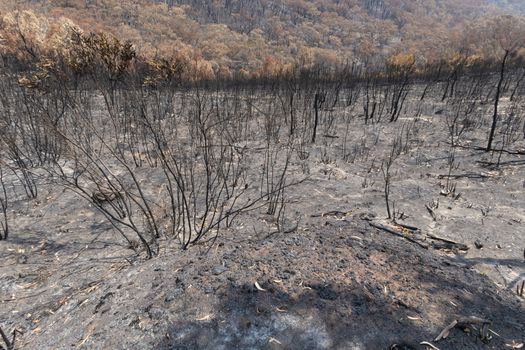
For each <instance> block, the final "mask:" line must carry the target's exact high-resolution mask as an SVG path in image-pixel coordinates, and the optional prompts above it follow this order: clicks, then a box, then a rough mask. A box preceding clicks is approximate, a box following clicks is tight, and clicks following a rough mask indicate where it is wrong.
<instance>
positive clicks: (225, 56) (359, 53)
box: [0, 0, 524, 71]
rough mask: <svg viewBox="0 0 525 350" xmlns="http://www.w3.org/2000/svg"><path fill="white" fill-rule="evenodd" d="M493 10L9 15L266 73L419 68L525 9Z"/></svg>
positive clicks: (220, 1)
mask: <svg viewBox="0 0 525 350" xmlns="http://www.w3.org/2000/svg"><path fill="white" fill-rule="evenodd" d="M523 8H524V6H523V5H522V4H521V2H520V1H510V0H507V1H503V0H501V1H493V0H491V1H489V0H466V1H456V0H444V1H435V0H434V1H428V0H416V1H414V0H350V1H339V0H273V1H270V0H253V1H252V0H250V1H248V0H214V1H203V0H165V1H159V0H157V1H154V0H132V1H125V2H120V1H115V0H85V1H80V0H62V1H49V0H43V1H28V0H24V1H16V2H15V1H14V0H7V1H4V2H3V4H2V5H0V11H2V13H4V15H5V13H7V12H9V11H13V10H31V11H33V12H35V13H36V14H38V15H40V16H43V17H45V19H46V21H47V22H46V23H47V24H46V29H49V30H50V29H52V27H53V26H52V25H51V24H52V23H55V22H57V21H58V22H59V23H61V22H63V21H64V19H65V18H68V19H70V20H72V21H73V22H74V23H76V24H77V25H78V26H80V27H81V28H82V29H84V30H86V31H106V32H110V33H112V34H114V35H115V36H117V37H118V38H120V39H126V40H131V41H132V42H133V43H134V44H135V46H136V47H137V49H138V50H139V51H140V52H141V53H147V54H151V55H153V54H161V55H166V54H171V53H173V52H174V51H176V52H178V54H179V55H184V56H186V57H191V58H193V59H195V58H198V59H201V60H203V62H205V63H206V64H208V65H209V66H210V68H212V69H214V70H215V71H217V70H218V69H219V68H221V67H222V68H224V69H235V70H238V69H240V68H244V69H247V70H250V71H253V70H256V69H259V68H261V67H263V66H264V65H265V62H266V64H268V60H269V59H270V60H275V61H276V62H279V63H281V64H285V63H292V62H299V63H301V64H308V63H313V62H319V61H322V62H327V63H329V64H337V63H342V62H344V61H345V60H354V59H361V60H365V59H370V58H371V57H385V56H387V55H390V54H392V53H395V52H400V51H405V52H406V51H411V52H414V53H417V54H418V55H419V57H420V59H423V58H432V57H435V56H437V55H443V54H446V53H447V52H449V51H452V50H453V49H454V46H455V45H456V44H455V43H459V42H463V41H464V40H465V39H464V38H463V36H464V32H465V27H467V26H468V25H469V24H471V23H474V22H476V23H479V22H480V21H482V20H481V19H480V18H481V17H483V16H492V15H497V14H498V13H501V12H502V11H504V10H506V11H514V10H515V9H523Z"/></svg>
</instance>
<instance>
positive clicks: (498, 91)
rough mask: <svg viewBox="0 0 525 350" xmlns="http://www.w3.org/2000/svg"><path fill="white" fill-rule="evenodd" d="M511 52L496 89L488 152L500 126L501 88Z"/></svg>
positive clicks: (502, 68)
mask: <svg viewBox="0 0 525 350" xmlns="http://www.w3.org/2000/svg"><path fill="white" fill-rule="evenodd" d="M509 54H510V51H509V50H505V55H504V56H503V59H502V60H501V69H500V73H499V81H498V86H497V87H496V96H495V97H494V114H493V115H492V125H491V127H490V134H489V141H488V144H487V151H490V150H492V142H493V141H494V134H495V133H496V126H497V124H498V104H499V98H500V95H501V87H502V84H503V80H504V79H505V65H506V64H507V59H508V58H509Z"/></svg>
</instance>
